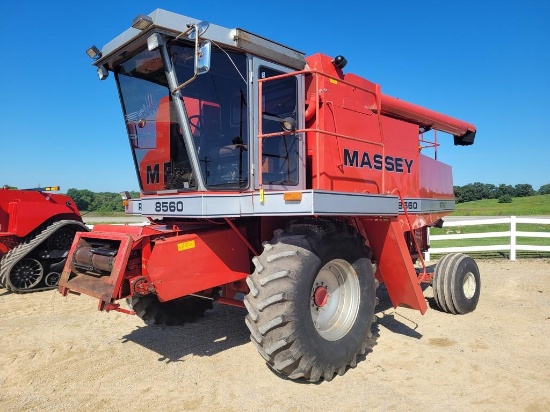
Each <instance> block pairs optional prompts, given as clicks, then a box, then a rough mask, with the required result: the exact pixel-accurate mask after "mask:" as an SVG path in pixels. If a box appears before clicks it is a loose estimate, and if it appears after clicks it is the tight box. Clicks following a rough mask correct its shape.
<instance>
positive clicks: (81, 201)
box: [67, 188, 139, 213]
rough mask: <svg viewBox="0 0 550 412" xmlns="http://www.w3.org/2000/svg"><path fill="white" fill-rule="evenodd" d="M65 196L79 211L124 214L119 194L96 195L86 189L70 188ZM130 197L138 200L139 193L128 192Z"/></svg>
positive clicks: (100, 193) (103, 193)
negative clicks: (70, 199)
mask: <svg viewBox="0 0 550 412" xmlns="http://www.w3.org/2000/svg"><path fill="white" fill-rule="evenodd" d="M67 196H70V197H71V198H72V199H73V200H74V203H75V204H76V207H78V209H79V210H87V211H90V212H101V213H108V212H124V206H123V205H122V198H121V197H120V193H112V192H99V193H96V192H92V191H91V190H87V189H74V188H71V189H69V190H67ZM130 196H131V197H132V198H134V199H135V198H138V197H139V192H130Z"/></svg>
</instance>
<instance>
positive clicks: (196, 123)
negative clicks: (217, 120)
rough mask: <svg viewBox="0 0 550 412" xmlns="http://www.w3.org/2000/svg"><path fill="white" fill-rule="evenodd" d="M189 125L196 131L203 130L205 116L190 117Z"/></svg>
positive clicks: (195, 115)
mask: <svg viewBox="0 0 550 412" xmlns="http://www.w3.org/2000/svg"><path fill="white" fill-rule="evenodd" d="M188 120H189V125H190V126H191V127H194V128H195V131H199V132H200V130H201V127H202V125H203V124H204V116H201V115H200V114H194V115H193V116H189V118H188Z"/></svg>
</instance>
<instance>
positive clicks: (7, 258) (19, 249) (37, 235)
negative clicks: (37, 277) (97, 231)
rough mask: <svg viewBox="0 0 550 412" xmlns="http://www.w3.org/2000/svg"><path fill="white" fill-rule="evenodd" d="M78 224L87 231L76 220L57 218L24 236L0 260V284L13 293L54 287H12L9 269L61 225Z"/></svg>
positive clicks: (52, 287) (86, 229)
mask: <svg viewBox="0 0 550 412" xmlns="http://www.w3.org/2000/svg"><path fill="white" fill-rule="evenodd" d="M68 225H73V226H80V227H81V228H82V229H83V230H82V231H83V232H89V231H90V229H88V227H87V226H86V225H85V224H84V223H81V222H79V221H77V220H59V221H57V222H55V223H52V224H51V225H49V226H46V228H45V229H43V230H40V229H39V230H36V231H34V232H33V233H31V234H30V235H29V236H27V237H26V238H25V240H24V241H23V242H22V243H20V244H19V245H17V246H16V247H14V248H13V249H11V250H10V251H8V253H6V254H5V255H4V256H3V257H2V261H1V262H0V284H1V285H2V286H4V287H5V288H6V289H7V290H9V291H11V292H15V293H29V292H37V291H40V290H50V289H55V288H56V287H57V286H48V287H42V288H35V289H28V290H27V289H16V288H14V287H13V285H11V284H10V282H9V277H8V275H9V273H10V272H11V269H12V268H13V266H14V265H15V264H16V263H17V262H19V261H20V260H21V259H23V258H24V257H25V256H27V255H28V254H29V253H30V252H32V251H33V250H34V249H35V248H36V247H38V246H39V245H40V244H42V242H44V241H45V240H46V239H48V237H50V236H51V235H53V234H54V233H55V232H56V231H57V230H58V229H60V228H62V227H63V226H68Z"/></svg>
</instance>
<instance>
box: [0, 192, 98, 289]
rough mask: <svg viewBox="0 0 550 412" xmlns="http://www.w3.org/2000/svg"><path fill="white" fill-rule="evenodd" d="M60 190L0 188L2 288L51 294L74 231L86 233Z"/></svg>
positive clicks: (71, 202)
mask: <svg viewBox="0 0 550 412" xmlns="http://www.w3.org/2000/svg"><path fill="white" fill-rule="evenodd" d="M56 190H59V187H57V186H54V187H44V188H35V189H24V190H12V189H7V188H0V286H1V287H4V288H6V289H8V290H9V291H12V292H17V293H25V292H34V291H38V290H46V289H54V288H55V287H56V286H57V282H58V281H59V277H60V275H61V271H62V270H63V266H64V265H65V260H66V258H67V253H68V252H69V249H70V247H71V245H72V243H73V238H74V235H75V233H76V232H82V231H85V232H87V231H88V228H87V227H86V226H85V225H84V224H83V223H82V218H81V216H80V212H79V211H78V209H77V207H76V205H75V203H74V201H73V200H72V199H71V198H70V197H68V196H65V195H61V194H56V193H51V191H56Z"/></svg>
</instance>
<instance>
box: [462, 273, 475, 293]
mask: <svg viewBox="0 0 550 412" xmlns="http://www.w3.org/2000/svg"><path fill="white" fill-rule="evenodd" d="M476 288H477V283H476V278H475V276H474V274H473V273H472V272H468V273H467V274H466V276H464V282H463V283H462V290H463V291H464V296H466V298H467V299H472V298H473V297H474V295H475V293H476Z"/></svg>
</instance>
